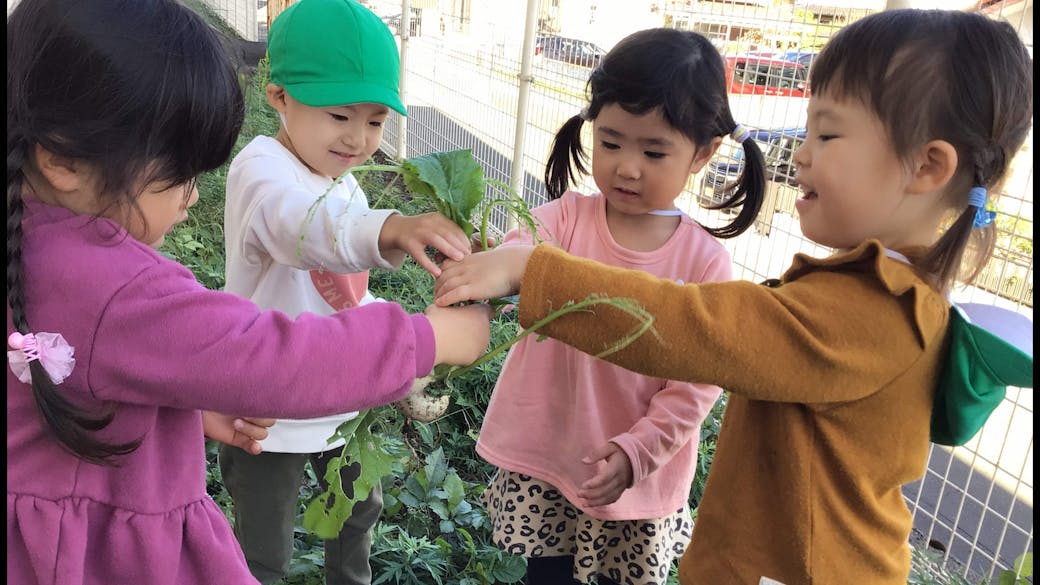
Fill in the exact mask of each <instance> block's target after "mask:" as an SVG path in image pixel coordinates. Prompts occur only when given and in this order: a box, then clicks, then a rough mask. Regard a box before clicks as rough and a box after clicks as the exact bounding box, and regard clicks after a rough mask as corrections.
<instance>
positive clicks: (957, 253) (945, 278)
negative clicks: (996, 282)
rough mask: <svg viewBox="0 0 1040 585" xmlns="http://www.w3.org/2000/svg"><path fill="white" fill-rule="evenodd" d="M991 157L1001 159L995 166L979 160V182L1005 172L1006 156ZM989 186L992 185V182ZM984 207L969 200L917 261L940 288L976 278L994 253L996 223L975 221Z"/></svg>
mask: <svg viewBox="0 0 1040 585" xmlns="http://www.w3.org/2000/svg"><path fill="white" fill-rule="evenodd" d="M976 158H978V156H977V157H976ZM991 158H999V159H1000V160H999V162H998V165H997V166H996V167H995V168H991V167H992V164H987V162H986V161H979V160H977V161H976V165H975V169H976V170H975V175H974V181H975V184H976V185H986V184H987V181H986V180H985V179H984V177H985V176H987V175H986V173H987V172H992V173H994V174H993V175H988V176H1000V175H1003V173H1004V171H1005V166H1006V164H1005V163H1004V157H1001V156H999V153H998V156H995V157H991ZM982 169H986V170H982ZM989 187H990V188H992V185H990V186H989ZM981 209H982V207H979V206H976V205H971V204H969V205H968V206H967V208H966V209H965V210H964V211H962V212H961V213H960V215H958V216H957V219H956V220H955V221H954V222H953V223H952V224H951V225H950V227H949V228H947V230H946V231H945V232H944V233H943V235H942V236H941V237H940V238H939V240H938V241H937V242H936V243H935V244H934V245H933V246H932V247H931V248H929V250H928V252H927V253H925V255H924V256H923V257H922V258H921V259H920V260H919V261H918V262H917V264H916V266H917V267H918V269H920V270H921V271H922V272H924V273H925V274H927V275H928V276H929V277H930V278H931V279H932V281H933V285H934V286H935V287H936V288H938V289H939V290H940V291H941V292H944V293H945V292H949V290H950V288H951V287H952V286H953V283H954V282H956V281H957V280H960V281H961V282H963V283H964V284H971V283H972V282H974V281H975V279H976V278H978V276H979V274H980V273H981V272H982V270H983V269H984V268H985V267H986V263H987V262H988V261H989V257H990V256H992V255H993V250H994V248H996V244H997V228H996V223H988V224H986V225H976V224H975V218H976V216H977V214H978V213H979V211H980V210H981Z"/></svg>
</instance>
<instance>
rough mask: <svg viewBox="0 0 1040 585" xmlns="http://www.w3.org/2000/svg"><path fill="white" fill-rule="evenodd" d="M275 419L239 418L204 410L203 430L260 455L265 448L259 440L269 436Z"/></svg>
mask: <svg viewBox="0 0 1040 585" xmlns="http://www.w3.org/2000/svg"><path fill="white" fill-rule="evenodd" d="M274 421H275V419H273V418H244V417H243V418H239V417H237V416H228V415H226V414H220V413H219V412H212V411H209V410H203V411H202V432H203V433H205V435H206V436H207V437H209V438H211V439H213V440H214V441H220V442H221V443H227V444H228V445H231V446H233V447H238V448H239V449H242V450H243V451H245V452H247V453H252V454H253V455H259V454H260V452H261V451H263V448H262V447H261V446H260V443H258V441H262V440H264V439H266V438H267V427H269V426H271V425H273V424H274Z"/></svg>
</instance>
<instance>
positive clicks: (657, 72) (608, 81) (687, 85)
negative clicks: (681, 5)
mask: <svg viewBox="0 0 1040 585" xmlns="http://www.w3.org/2000/svg"><path fill="white" fill-rule="evenodd" d="M705 45H707V46H705ZM677 55H678V56H680V57H679V58H677V57H676V56H677ZM588 86H589V89H590V94H591V101H590V104H589V111H588V114H589V116H588V117H589V118H590V119H594V118H595V117H596V116H597V115H598V114H599V111H600V109H602V108H603V106H604V105H606V104H612V103H613V104H618V105H619V106H621V108H623V109H624V110H625V111H626V112H628V113H630V114H635V115H643V114H647V113H649V112H651V111H654V110H660V111H661V115H662V116H663V117H664V119H665V121H666V122H668V124H669V125H671V126H673V127H674V128H676V129H677V130H679V131H681V132H682V133H683V134H684V135H685V136H686V137H687V138H689V139H690V140H691V141H693V143H694V144H697V145H698V146H700V145H704V144H707V143H708V142H710V141H711V139H712V138H714V137H716V136H720V135H724V134H726V133H728V129H724V128H720V127H719V124H718V122H717V120H718V117H719V116H718V113H717V112H718V111H719V109H720V105H721V104H724V103H726V95H725V94H724V93H721V92H720V91H719V89H720V88H723V89H724V88H725V70H724V67H723V63H722V59H721V58H720V57H719V55H718V52H717V51H716V50H715V49H714V47H712V46H711V44H710V42H708V41H707V39H704V38H703V37H701V36H700V35H696V34H693V33H689V32H684V31H679V30H674V29H655V30H648V31H641V32H639V33H635V34H632V35H630V36H629V37H627V38H625V39H624V40H622V41H621V42H620V43H618V45H617V46H616V47H615V48H614V49H613V50H611V51H610V52H609V53H608V54H607V56H606V57H604V59H603V60H602V61H601V62H600V64H599V66H597V67H596V69H595V70H594V71H593V72H592V75H591V77H590V78H589V84H588Z"/></svg>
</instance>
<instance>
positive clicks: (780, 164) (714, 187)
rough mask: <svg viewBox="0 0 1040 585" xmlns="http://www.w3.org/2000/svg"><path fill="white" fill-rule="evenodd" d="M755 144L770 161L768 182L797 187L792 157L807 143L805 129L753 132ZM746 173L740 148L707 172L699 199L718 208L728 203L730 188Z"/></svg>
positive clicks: (767, 160)
mask: <svg viewBox="0 0 1040 585" xmlns="http://www.w3.org/2000/svg"><path fill="white" fill-rule="evenodd" d="M750 139H751V140H754V141H755V142H757V143H758V147H759V148H760V149H761V150H762V154H763V155H764V156H765V159H766V180H768V181H773V182H776V183H783V184H786V185H790V186H795V182H794V161H793V160H792V156H793V155H794V151H795V149H797V148H798V147H799V146H800V145H801V144H802V142H804V141H805V128H802V127H794V128H767V129H760V130H753V131H751V138H750ZM743 169H744V149H743V148H741V147H736V150H735V151H734V152H733V154H732V156H727V157H724V158H722V159H717V160H713V161H711V162H710V163H708V166H707V168H705V170H704V178H703V179H702V180H701V190H700V193H698V195H697V199H698V202H699V203H700V204H701V205H704V206H708V205H715V204H718V203H722V202H723V201H724V200H725V190H726V186H727V185H730V184H732V183H734V182H735V181H736V180H737V179H738V178H740V173H741V171H742V170H743Z"/></svg>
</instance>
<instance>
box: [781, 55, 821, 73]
mask: <svg viewBox="0 0 1040 585" xmlns="http://www.w3.org/2000/svg"><path fill="white" fill-rule="evenodd" d="M819 54H820V52H819V51H788V52H786V53H783V54H781V55H780V58H781V59H783V60H784V61H794V62H796V63H801V64H802V65H804V66H805V70H806V72H808V71H809V68H810V67H812V62H813V59H815V58H816V56H817V55H819Z"/></svg>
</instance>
